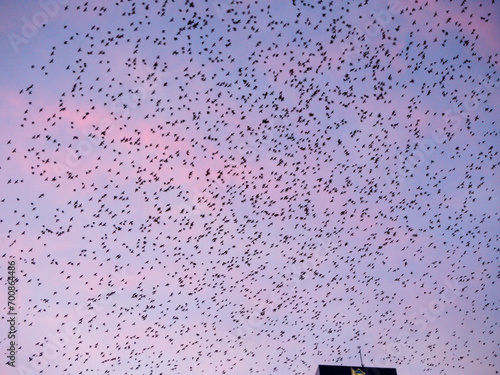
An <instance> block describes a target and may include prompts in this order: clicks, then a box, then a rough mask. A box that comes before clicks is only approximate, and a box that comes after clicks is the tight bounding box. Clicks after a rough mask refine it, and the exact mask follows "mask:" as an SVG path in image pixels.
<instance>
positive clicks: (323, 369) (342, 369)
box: [315, 365, 398, 375]
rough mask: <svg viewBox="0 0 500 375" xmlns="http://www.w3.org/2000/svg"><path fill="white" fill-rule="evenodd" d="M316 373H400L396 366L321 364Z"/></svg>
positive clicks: (333, 374) (339, 374) (347, 374)
mask: <svg viewBox="0 0 500 375" xmlns="http://www.w3.org/2000/svg"><path fill="white" fill-rule="evenodd" d="M315 375H398V374H397V372H396V369H395V368H382V367H358V366H352V367H349V366H325V365H319V366H318V370H317V371H316V374H315Z"/></svg>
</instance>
